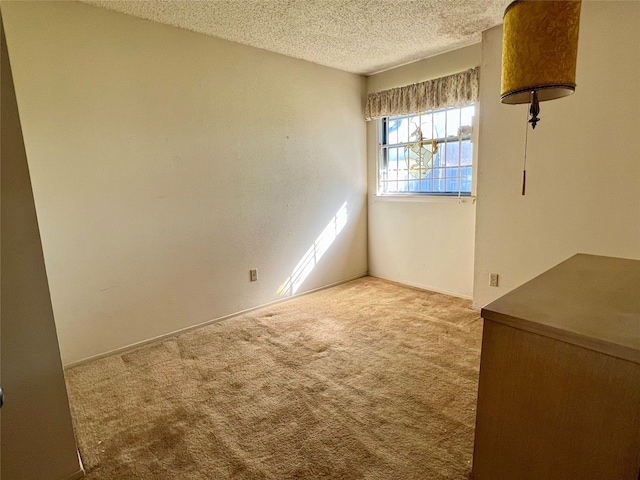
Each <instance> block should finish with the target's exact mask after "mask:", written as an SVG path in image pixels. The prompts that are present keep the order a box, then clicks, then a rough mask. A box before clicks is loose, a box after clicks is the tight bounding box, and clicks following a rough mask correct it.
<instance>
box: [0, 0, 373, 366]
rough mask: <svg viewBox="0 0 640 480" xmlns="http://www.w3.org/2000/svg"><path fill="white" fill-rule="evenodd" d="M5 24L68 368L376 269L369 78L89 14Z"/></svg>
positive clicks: (54, 9) (66, 12)
mask: <svg viewBox="0 0 640 480" xmlns="http://www.w3.org/2000/svg"><path fill="white" fill-rule="evenodd" d="M3 12H4V14H5V24H6V30H7V38H8V41H9V48H10V51H11V55H12V61H13V62H14V75H15V80H16V89H17V94H18V104H19V107H20V113H21V115H22V120H23V126H24V136H25V143H26V148H27V154H28V158H29V166H30V169H31V175H32V181H33V186H34V195H35V200H36V207H37V211H38V216H39V221H40V226H41V231H42V238H43V247H44V253H45V259H46V264H47V270H48V272H49V281H50V285H51V294H52V300H53V308H54V313H55V316H56V324H57V328H58V334H59V338H60V348H61V351H62V356H63V360H64V362H65V363H70V362H76V361H78V360H81V359H85V358H87V357H91V356H94V355H98V354H102V353H104V352H108V351H111V350H113V349H118V348H121V347H124V346H127V345H131V344H134V343H136V342H140V341H144V340H147V339H150V338H152V337H155V336H159V335H163V334H166V333H168V332H173V331H176V330H178V329H182V328H185V327H189V326H193V325H196V324H199V323H201V322H206V321H209V320H211V319H215V318H219V317H222V316H225V315H228V314H232V313H234V312H239V311H242V310H244V309H247V308H251V307H254V306H258V305H261V304H265V303H268V302H271V301H275V300H277V299H279V298H282V296H281V295H280V294H279V293H278V290H279V287H280V286H281V285H283V284H284V283H285V282H286V281H287V279H288V278H289V277H290V276H291V275H292V274H294V275H296V274H299V273H300V272H303V276H305V275H307V274H308V276H306V280H305V281H304V282H303V283H302V285H301V286H300V287H299V289H298V290H297V293H301V292H303V291H306V290H309V289H313V288H317V287H321V286H325V285H328V284H332V283H335V282H339V281H342V280H345V279H349V278H352V277H357V276H361V275H363V274H365V273H366V272H367V245H366V160H365V148H366V141H365V124H364V121H363V114H362V109H363V95H364V88H365V80H364V78H362V77H360V76H356V75H352V74H348V73H344V72H340V71H337V70H333V69H329V68H326V67H321V66H318V65H315V64H311V63H307V62H303V61H300V60H295V59H292V58H287V57H284V56H281V55H277V54H272V53H268V52H266V51H263V50H258V49H254V48H249V47H244V46H241V45H238V44H233V43H230V42H226V41H222V40H218V39H214V38H210V37H206V36H203V35H200V34H196V33H192V32H188V31H186V30H180V29H177V28H173V27H168V26H164V25H159V24H154V23H151V22H148V21H145V20H140V19H136V18H132V17H127V16H125V15H121V14H118V13H115V12H110V11H107V10H103V9H100V8H97V7H93V6H89V5H84V4H79V3H70V2H42V3H31V2H29V3H23V2H16V3H11V2H9V3H7V4H6V5H5V6H4V7H3ZM345 203H346V218H347V223H346V225H345V226H344V228H342V229H340V226H341V225H342V224H341V222H342V220H343V219H344V215H342V214H341V215H338V219H337V222H336V214H337V213H338V212H342V213H343V212H344V211H343V210H341V207H342V206H343V205H344V204H345ZM332 222H333V223H332ZM336 223H337V225H336ZM330 224H331V225H333V227H330V228H329V230H327V231H325V228H326V227H327V225H330ZM337 230H338V231H339V233H338V234H337V235H336V231H337ZM323 232H325V235H324V237H323V238H321V239H320V238H319V237H320V236H321V234H322V233H323ZM327 232H329V234H328V235H327ZM334 237H335V240H333V241H332V239H333V238H334ZM330 242H332V243H331V246H330V247H329V248H328V250H326V253H324V255H321V254H322V252H323V251H324V249H325V246H326V245H328V244H329V243H330ZM314 244H315V256H314V255H313V253H314V252H313V250H314V248H313V246H314ZM310 247H312V248H311V250H312V255H311V256H310V257H306V258H308V259H310V261H309V262H308V263H307V264H306V266H304V267H301V266H299V262H300V260H301V259H303V258H304V257H305V254H306V253H308V252H309V249H310ZM320 256H321V258H320ZM316 260H317V262H316ZM306 267H309V268H306ZM311 267H314V268H313V270H311V269H310V268H311ZM250 268H257V269H258V271H259V272H258V273H259V280H258V282H255V283H250V282H249V269H250ZM289 293H291V292H290V291H289Z"/></svg>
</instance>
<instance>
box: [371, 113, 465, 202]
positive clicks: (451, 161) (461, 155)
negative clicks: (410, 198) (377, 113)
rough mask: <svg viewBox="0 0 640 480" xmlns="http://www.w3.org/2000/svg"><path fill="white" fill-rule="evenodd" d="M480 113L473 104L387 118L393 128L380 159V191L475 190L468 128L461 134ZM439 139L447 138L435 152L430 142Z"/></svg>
mask: <svg viewBox="0 0 640 480" xmlns="http://www.w3.org/2000/svg"><path fill="white" fill-rule="evenodd" d="M474 111H475V108H474V107H473V106H470V107H465V108H450V109H443V110H440V111H436V112H424V113H422V114H420V115H402V116H397V117H389V118H387V119H385V120H383V121H381V124H382V126H385V125H386V126H387V135H386V137H385V135H383V141H385V142H386V143H384V144H383V148H382V149H381V152H380V155H379V158H378V168H379V182H380V185H379V189H380V192H381V193H436V194H441V193H449V194H451V193H457V192H458V191H463V192H465V193H470V191H471V186H472V185H471V183H472V173H473V172H472V168H473V165H472V163H473V145H472V144H471V141H470V140H469V138H468V131H469V129H468V128H467V129H466V133H464V136H463V137H462V138H459V135H460V129H461V127H464V126H465V123H467V124H468V123H470V122H471V118H472V116H473V113H474ZM436 138H437V139H442V141H440V142H438V144H437V151H436V152H435V154H432V150H433V147H432V145H431V142H430V140H431V139H436ZM445 139H446V140H445ZM420 140H423V141H424V143H423V144H422V145H420V143H419V142H420ZM384 145H389V146H388V147H385V146H384ZM461 167H462V168H461Z"/></svg>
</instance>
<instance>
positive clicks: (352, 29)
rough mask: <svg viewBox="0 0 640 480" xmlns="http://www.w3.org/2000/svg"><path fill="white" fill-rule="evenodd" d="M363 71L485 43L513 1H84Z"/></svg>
mask: <svg viewBox="0 0 640 480" xmlns="http://www.w3.org/2000/svg"><path fill="white" fill-rule="evenodd" d="M83 1H84V3H89V4H92V5H97V6H101V7H105V8H108V9H111V10H116V11H118V12H122V13H126V14H129V15H134V16H136V17H141V18H146V19H148V20H153V21H155V22H160V23H165V24H168V25H173V26H176V27H182V28H186V29H188V30H193V31H195V32H200V33H204V34H207V35H211V36H214V37H218V38H223V39H226V40H231V41H233V42H238V43H242V44H245V45H250V46H252V47H258V48H263V49H265V50H269V51H272V52H277V53H282V54H284V55H288V56H290V57H295V58H301V59H303V60H308V61H310V62H314V63H319V64H321V65H326V66H329V67H334V68H338V69H340V70H345V71H348V72H353V73H359V74H365V75H367V74H371V73H375V72H379V71H381V70H385V69H388V68H391V67H396V66H398V65H403V64H405V63H409V62H412V61H415V60H419V59H421V58H426V57H430V56H433V55H436V54H438V53H442V52H446V51H448V50H452V49H455V48H459V47H463V46H466V45H470V44H472V43H477V42H479V41H480V38H481V32H482V31H483V30H486V29H488V28H491V27H493V26H495V25H498V24H500V23H502V14H503V12H504V9H505V7H506V6H507V5H508V4H509V3H510V1H511V0H341V1H340V0H126V1H120V0H83Z"/></svg>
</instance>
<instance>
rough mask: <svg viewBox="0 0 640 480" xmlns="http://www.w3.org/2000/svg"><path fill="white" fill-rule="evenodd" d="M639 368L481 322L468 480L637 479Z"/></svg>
mask: <svg viewBox="0 0 640 480" xmlns="http://www.w3.org/2000/svg"><path fill="white" fill-rule="evenodd" d="M639 470H640V365H638V364H636V363H634V362H630V361H627V360H623V359H620V358H616V357H612V356H609V355H604V354H602V353H599V352H595V351H592V350H588V349H585V348H582V347H579V346H576V345H572V344H569V343H565V342H561V341H558V340H555V339H552V338H549V337H545V336H541V335H537V334H535V333H531V332H527V331H523V330H519V329H516V328H512V327H509V326H506V325H502V324H500V323H496V322H493V321H491V320H485V324H484V335H483V343H482V359H481V367H480V383H479V390H478V410H477V419H476V440H475V450H474V464H473V474H472V475H473V476H472V478H473V479H474V480H496V479H500V480H510V479H514V480H515V479H517V480H526V479H531V480H540V479H545V480H556V479H557V480H566V479H582V478H585V479H587V478H588V479H591V480H625V479H627V480H637V479H638V472H639Z"/></svg>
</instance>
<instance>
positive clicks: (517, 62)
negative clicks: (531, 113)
mask: <svg viewBox="0 0 640 480" xmlns="http://www.w3.org/2000/svg"><path fill="white" fill-rule="evenodd" d="M580 6H581V2H580V1H574V0H563V1H551V0H544V1H540V0H516V1H515V2H512V3H511V4H510V5H509V6H508V7H507V9H506V10H505V12H504V27H503V28H504V30H503V31H504V33H503V41H502V91H501V98H502V103H508V104H519V103H530V102H531V101H532V92H534V91H535V92H537V95H536V96H537V97H538V98H537V99H538V100H539V101H544V100H552V99H554V98H559V97H564V96H565V95H570V94H571V93H573V92H574V90H575V88H576V58H577V56H578V31H579V27H580Z"/></svg>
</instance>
